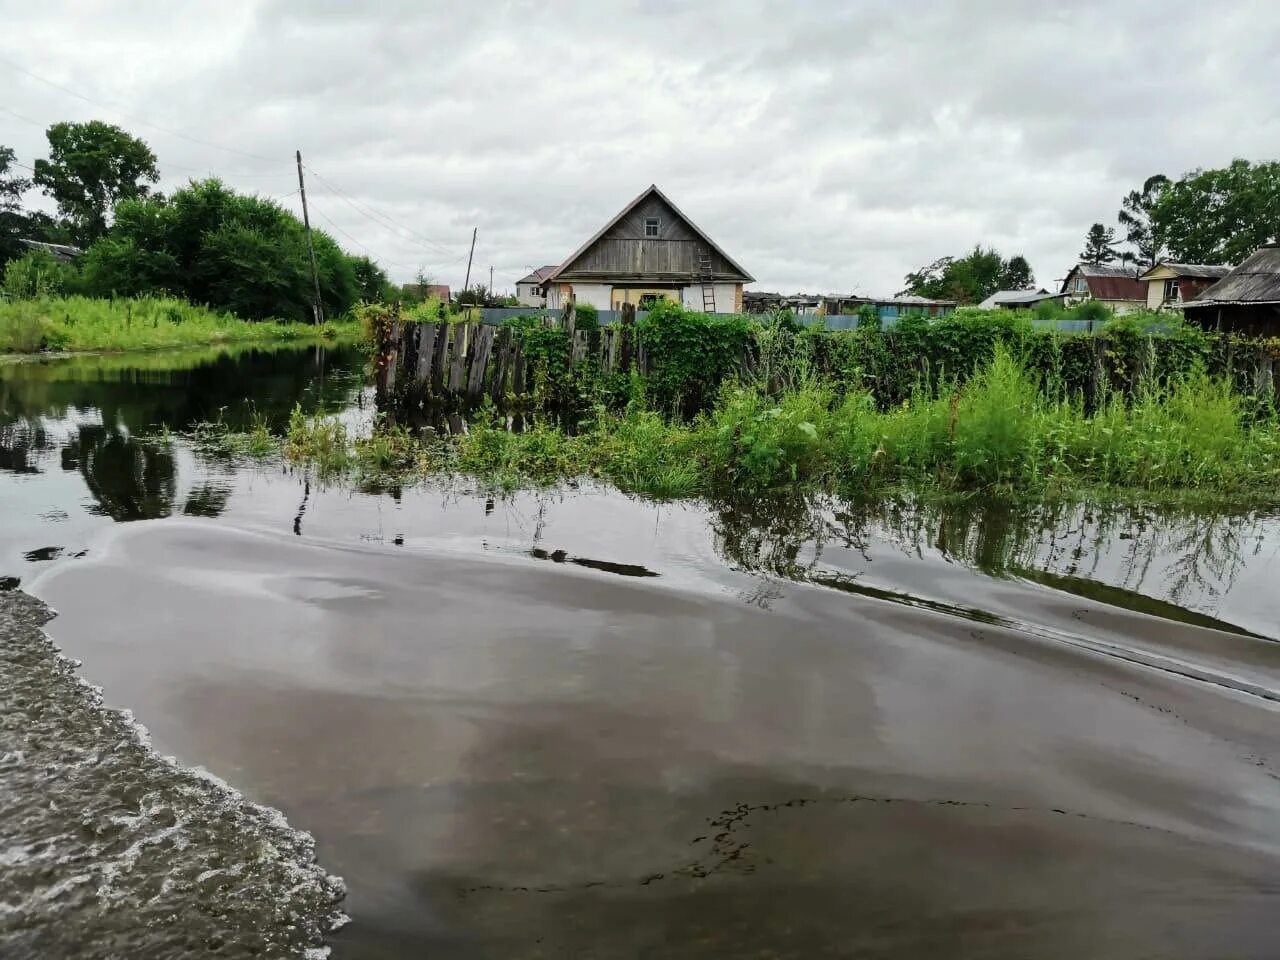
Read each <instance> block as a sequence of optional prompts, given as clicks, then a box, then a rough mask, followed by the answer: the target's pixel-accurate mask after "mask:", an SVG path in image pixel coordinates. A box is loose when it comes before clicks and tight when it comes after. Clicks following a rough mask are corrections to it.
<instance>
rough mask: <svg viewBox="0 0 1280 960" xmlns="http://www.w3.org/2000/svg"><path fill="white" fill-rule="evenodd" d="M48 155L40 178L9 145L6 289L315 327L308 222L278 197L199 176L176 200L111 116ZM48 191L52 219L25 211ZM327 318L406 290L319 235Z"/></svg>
mask: <svg viewBox="0 0 1280 960" xmlns="http://www.w3.org/2000/svg"><path fill="white" fill-rule="evenodd" d="M46 136H47V139H48V142H49V156H48V157H47V158H41V159H37V160H36V161H35V163H34V165H33V166H32V168H31V170H32V176H31V177H29V178H28V177H26V176H21V175H19V170H18V168H17V165H16V158H15V155H14V151H13V150H12V149H11V148H9V147H5V146H0V265H3V266H4V267H5V277H6V280H5V287H6V289H9V290H10V291H11V292H12V290H13V288H18V287H23V286H25V287H27V288H28V289H27V292H28V293H41V292H76V293H84V294H88V295H90V296H142V295H147V294H170V295H176V296H181V297H184V298H186V299H187V300H190V301H191V302H193V303H204V304H208V305H209V306H212V307H215V308H218V309H222V310H229V311H231V312H233V313H235V314H236V315H238V316H241V317H244V318H246V319H253V320H262V319H268V318H279V319H293V320H308V319H310V318H311V303H312V299H313V286H312V280H311V263H310V258H309V254H308V251H307V238H306V231H305V228H304V226H303V224H302V222H301V221H300V220H299V219H298V218H297V217H295V216H294V215H293V214H292V213H290V212H288V211H287V210H285V209H283V208H282V207H281V206H279V205H278V204H277V203H276V202H274V201H273V200H270V199H268V198H264V197H259V196H256V195H250V194H243V193H238V192H236V191H235V190H233V189H231V188H230V187H228V186H226V185H225V184H224V183H222V182H221V181H220V180H218V179H217V178H208V179H203V180H193V181H191V182H190V183H188V184H187V185H186V186H185V187H181V188H179V189H178V190H175V191H174V192H173V193H172V194H171V195H169V196H165V195H163V194H161V193H159V192H156V191H154V189H153V186H152V185H153V184H155V183H157V182H158V181H159V179H160V173H159V169H158V161H157V159H156V156H155V154H154V153H152V151H151V149H150V147H148V146H147V144H146V143H145V142H143V141H142V140H140V139H139V138H137V137H134V136H133V135H131V134H129V133H127V132H126V131H124V130H122V129H121V128H119V127H116V126H113V125H111V124H108V123H103V122H101V121H97V120H94V121H89V122H87V123H55V124H53V125H52V126H50V127H49V128H48V130H47V132H46ZM33 188H39V189H40V190H41V191H42V192H43V193H44V194H45V195H46V196H48V197H49V198H51V199H52V200H53V201H54V203H55V204H56V207H57V215H56V216H51V215H49V214H47V213H44V212H42V211H38V210H29V209H25V208H24V205H23V199H24V197H25V196H26V194H27V193H28V192H29V191H31V190H32V189H33ZM24 239H28V240H38V241H42V242H45V243H56V244H68V245H73V246H77V247H80V248H81V249H83V251H84V253H83V255H82V256H80V257H79V258H78V259H77V260H76V261H75V262H74V264H58V263H57V262H56V261H54V260H53V258H52V257H50V256H49V255H48V254H47V253H44V252H42V251H30V250H28V248H27V247H26V245H24V244H23V243H22V242H21V241H22V240H24ZM312 242H313V244H314V247H315V257H316V267H317V273H318V274H319V278H320V299H321V303H322V305H323V307H324V311H325V314H326V315H328V316H336V315H339V314H342V313H345V312H347V311H348V310H349V309H350V308H351V307H352V306H353V305H354V304H356V303H357V302H359V301H361V300H368V301H375V300H383V299H388V298H390V297H392V296H395V295H397V291H396V288H395V287H393V286H392V284H391V283H390V281H389V279H388V277H387V274H386V273H385V272H384V271H383V270H382V268H381V267H379V266H378V265H377V264H376V263H375V262H374V261H373V260H371V259H370V258H368V257H363V256H352V255H350V254H347V253H345V252H343V250H342V249H341V248H340V247H339V246H338V244H337V243H336V242H335V241H334V239H333V238H332V237H330V236H329V235H328V234H327V233H325V232H324V231H322V230H312Z"/></svg>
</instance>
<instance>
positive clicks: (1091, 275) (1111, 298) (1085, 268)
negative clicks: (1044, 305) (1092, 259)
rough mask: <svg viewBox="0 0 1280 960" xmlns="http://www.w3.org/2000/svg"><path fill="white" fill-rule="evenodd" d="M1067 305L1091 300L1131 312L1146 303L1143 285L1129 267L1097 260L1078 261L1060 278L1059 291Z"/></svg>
mask: <svg viewBox="0 0 1280 960" xmlns="http://www.w3.org/2000/svg"><path fill="white" fill-rule="evenodd" d="M1060 292H1061V293H1062V295H1063V296H1064V298H1065V304H1066V305H1067V306H1074V305H1075V304H1077V303H1084V302H1085V301H1086V300H1095V301H1097V302H1098V303H1102V304H1105V305H1106V306H1108V307H1110V308H1111V309H1112V311H1114V312H1115V313H1131V312H1133V311H1134V310H1141V309H1142V308H1143V307H1145V306H1146V305H1147V285H1146V284H1145V283H1142V282H1140V281H1139V280H1138V276H1137V272H1136V271H1135V270H1133V269H1132V268H1130V267H1113V266H1109V265H1107V264H1101V263H1079V264H1076V265H1075V266H1074V267H1072V268H1071V270H1070V272H1069V273H1068V274H1067V276H1066V278H1065V279H1064V280H1063V281H1062V290H1061V291H1060Z"/></svg>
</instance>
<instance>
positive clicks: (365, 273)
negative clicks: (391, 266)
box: [351, 257, 399, 303]
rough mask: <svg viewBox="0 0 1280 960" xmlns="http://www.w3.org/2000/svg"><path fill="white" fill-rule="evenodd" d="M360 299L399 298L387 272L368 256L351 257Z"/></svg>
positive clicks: (376, 301)
mask: <svg viewBox="0 0 1280 960" xmlns="http://www.w3.org/2000/svg"><path fill="white" fill-rule="evenodd" d="M351 269H352V270H353V271H354V273H355V280H356V287H357V289H358V290H359V291H360V294H359V296H360V299H361V300H363V301H365V302H366V303H379V302H386V301H390V300H396V299H399V291H398V290H397V288H396V287H395V286H394V285H393V284H392V283H391V281H390V280H389V279H388V278H387V272H386V271H385V270H383V269H382V268H381V267H380V266H378V265H377V264H376V263H374V262H373V261H372V260H370V259H369V258H368V257H351Z"/></svg>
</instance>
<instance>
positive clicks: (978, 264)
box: [898, 246, 1035, 303]
mask: <svg viewBox="0 0 1280 960" xmlns="http://www.w3.org/2000/svg"><path fill="white" fill-rule="evenodd" d="M1034 282H1035V278H1034V276H1033V274H1032V272H1031V264H1030V263H1028V262H1027V258H1026V257H1024V256H1022V255H1020V254H1019V255H1016V256H1013V257H1010V258H1009V259H1008V260H1005V259H1004V258H1002V257H1001V256H1000V254H999V253H998V252H997V251H995V250H992V249H987V250H984V249H982V247H980V246H978V247H974V248H973V250H972V251H970V252H969V253H968V254H966V255H965V256H963V257H958V258H957V257H942V258H940V259H938V260H935V261H933V263H931V264H929V265H928V266H926V267H921V268H920V269H919V270H916V271H914V272H912V273H908V274H907V275H906V277H905V278H904V279H903V283H904V284H905V289H903V290H901V291H899V293H898V295H899V296H902V295H904V294H911V295H914V296H918V297H929V298H930V299H934V300H955V301H958V302H959V303H978V302H979V301H982V300H985V299H986V298H987V297H989V296H991V294H993V293H995V292H996V291H997V290H1022V289H1025V288H1026V287H1028V286H1030V285H1031V284H1032V283H1034Z"/></svg>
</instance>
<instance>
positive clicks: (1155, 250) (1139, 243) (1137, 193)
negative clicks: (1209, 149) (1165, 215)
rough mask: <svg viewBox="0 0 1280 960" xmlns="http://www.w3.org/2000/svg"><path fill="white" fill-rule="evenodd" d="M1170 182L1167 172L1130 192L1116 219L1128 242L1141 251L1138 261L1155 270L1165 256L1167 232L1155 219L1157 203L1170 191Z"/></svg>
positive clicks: (1154, 176) (1152, 177) (1145, 181)
mask: <svg viewBox="0 0 1280 960" xmlns="http://www.w3.org/2000/svg"><path fill="white" fill-rule="evenodd" d="M1169 184H1170V180H1169V178H1168V177H1166V176H1165V175H1164V174H1163V173H1157V174H1155V175H1153V176H1150V177H1147V179H1146V180H1144V181H1143V183H1142V189H1141V190H1130V191H1129V192H1128V194H1126V196H1125V198H1124V199H1123V200H1121V201H1120V212H1119V213H1118V214H1117V215H1116V219H1117V220H1119V221H1120V226H1121V227H1123V228H1124V231H1125V237H1124V238H1125V240H1127V241H1128V242H1129V243H1131V244H1132V245H1133V248H1134V249H1135V250H1136V251H1137V252H1138V256H1137V259H1138V262H1139V263H1141V264H1142V265H1143V266H1147V267H1154V266H1155V265H1156V262H1157V261H1158V260H1159V259H1160V257H1161V256H1162V255H1163V254H1164V246H1165V244H1164V230H1163V229H1161V228H1160V227H1159V226H1158V225H1157V224H1156V223H1155V222H1154V221H1153V219H1152V214H1153V212H1154V211H1155V208H1156V204H1157V203H1159V202H1160V198H1161V197H1162V196H1164V193H1165V191H1166V190H1168V189H1169Z"/></svg>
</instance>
